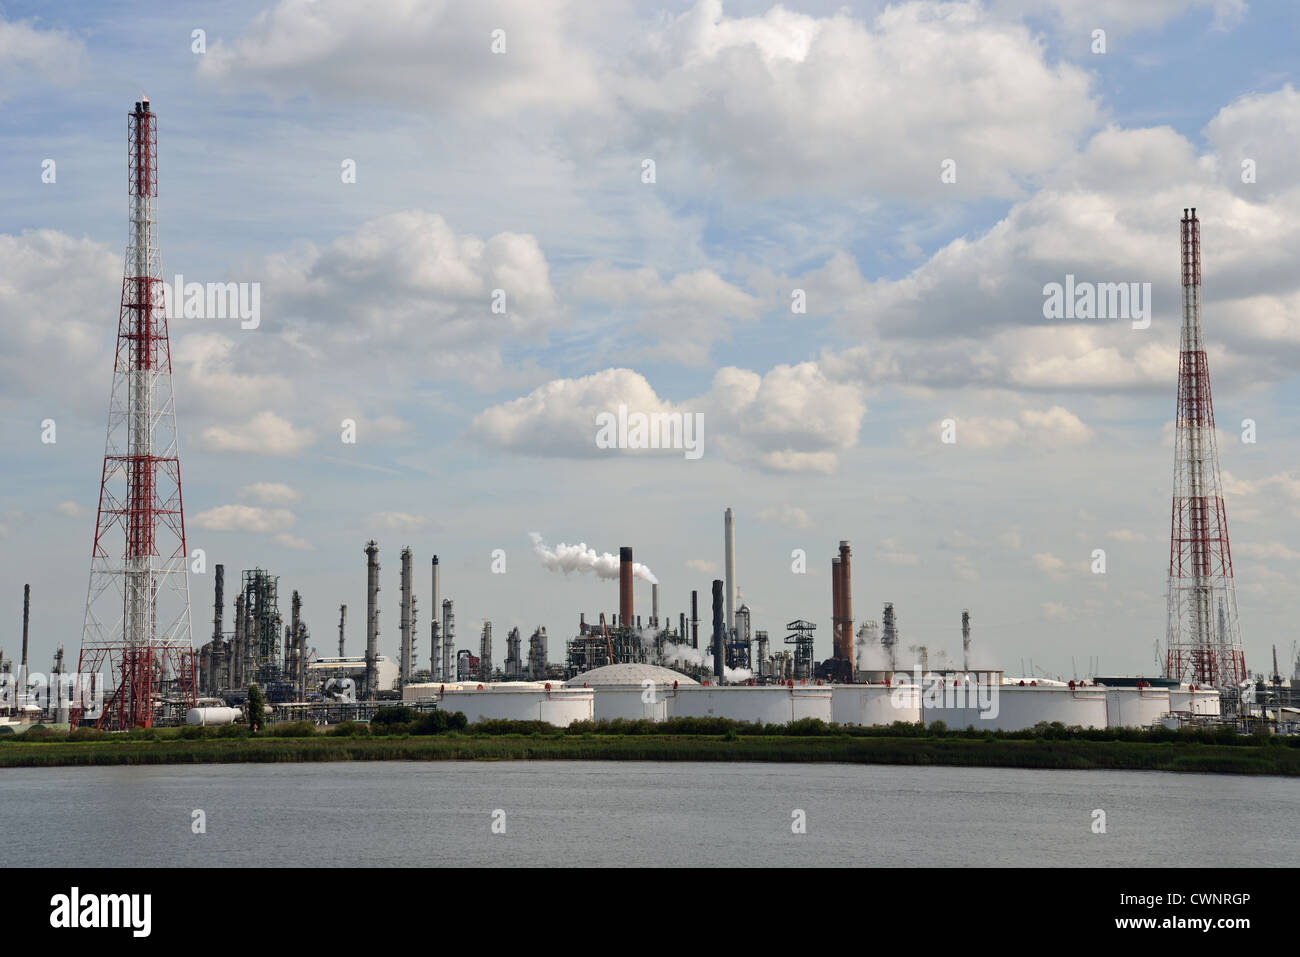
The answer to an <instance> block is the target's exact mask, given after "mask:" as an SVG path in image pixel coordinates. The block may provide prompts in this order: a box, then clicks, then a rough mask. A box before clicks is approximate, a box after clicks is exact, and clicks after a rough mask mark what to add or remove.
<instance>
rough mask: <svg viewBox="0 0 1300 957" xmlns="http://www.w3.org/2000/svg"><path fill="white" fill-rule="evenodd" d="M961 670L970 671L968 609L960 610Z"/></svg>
mask: <svg viewBox="0 0 1300 957" xmlns="http://www.w3.org/2000/svg"><path fill="white" fill-rule="evenodd" d="M961 670H962V671H970V610H969V609H967V608H963V609H962V610H961Z"/></svg>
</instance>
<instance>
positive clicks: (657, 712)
mask: <svg viewBox="0 0 1300 957" xmlns="http://www.w3.org/2000/svg"><path fill="white" fill-rule="evenodd" d="M595 694H596V704H595V709H596V720H597V721H604V720H609V721H613V720H615V719H616V718H625V719H627V720H629V721H641V720H645V721H663V720H664V719H665V718H666V717H668V698H667V695H670V694H672V691H671V690H669V691H667V692H665V693H664V694H658V693H656V694H655V695H654V700H652V701H647V700H646V698H648V697H649V695H647V694H646V693H645V692H644V691H642V690H641V689H640V688H597V689H596V692H595Z"/></svg>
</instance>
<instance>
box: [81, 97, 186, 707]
mask: <svg viewBox="0 0 1300 957" xmlns="http://www.w3.org/2000/svg"><path fill="white" fill-rule="evenodd" d="M128 116H129V119H128V122H127V147H128V149H127V152H128V170H129V173H128V182H129V187H130V189H129V192H130V196H131V234H130V238H129V240H128V242H127V247H126V268H125V271H124V277H125V278H124V279H123V280H122V309H121V312H120V314H119V318H118V327H117V355H116V359H115V362H114V365H113V391H112V395H111V397H110V399H109V406H108V438H107V441H106V442H105V444H104V471H103V479H102V482H101V484H100V491H99V517H98V520H97V522H96V525H95V544H94V548H93V550H92V552H91V558H90V588H89V592H88V594H87V597H86V619H85V625H84V628H83V631H82V638H81V661H80V664H79V666H78V671H79V672H80V673H81V674H82V675H98V676H100V677H99V678H98V679H97V680H98V681H101V682H102V683H103V684H102V685H101V687H100V690H101V691H102V692H103V694H104V708H103V711H102V713H101V714H100V715H99V716H98V717H96V718H95V723H96V725H97V726H98V727H105V728H133V727H139V726H144V727H149V726H152V724H153V723H154V718H155V715H156V714H157V713H158V712H159V709H160V707H161V706H162V705H163V702H164V701H165V700H170V701H171V702H173V703H175V704H178V705H186V704H188V703H192V702H193V701H194V652H193V646H192V644H191V639H190V588H189V575H188V572H189V568H188V565H187V561H188V559H187V554H186V549H185V519H184V516H183V515H182V512H181V464H180V456H179V447H178V445H177V436H176V414H175V408H174V405H173V396H172V360H171V346H170V344H169V342H168V338H167V316H166V312H165V308H164V307H165V297H164V287H163V281H162V262H161V259H160V257H159V254H158V246H157V242H156V239H155V229H156V223H155V219H154V206H155V200H156V199H157V196H158V136H157V130H158V120H157V116H156V115H155V114H154V113H153V112H152V111H151V110H150V109H149V100H148V99H147V98H144V97H142V98H141V100H140V102H139V103H136V104H135V109H134V110H133V111H132V112H131V113H130V114H129V115H128ZM78 717H80V716H78ZM91 717H92V716H91V715H90V714H86V715H85V719H86V720H90V719H91Z"/></svg>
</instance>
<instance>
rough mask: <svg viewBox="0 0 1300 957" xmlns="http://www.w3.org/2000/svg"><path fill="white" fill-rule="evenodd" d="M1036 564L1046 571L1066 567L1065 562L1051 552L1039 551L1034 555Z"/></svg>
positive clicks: (1054, 570)
mask: <svg viewBox="0 0 1300 957" xmlns="http://www.w3.org/2000/svg"><path fill="white" fill-rule="evenodd" d="M1034 564H1035V565H1037V566H1038V567H1039V568H1041V569H1042V570H1043V571H1045V572H1056V571H1060V570H1061V569H1062V568H1064V567H1065V562H1063V561H1061V559H1059V558H1057V557H1056V556H1055V555H1053V554H1052V553H1051V552H1039V553H1038V554H1036V555H1035V556H1034Z"/></svg>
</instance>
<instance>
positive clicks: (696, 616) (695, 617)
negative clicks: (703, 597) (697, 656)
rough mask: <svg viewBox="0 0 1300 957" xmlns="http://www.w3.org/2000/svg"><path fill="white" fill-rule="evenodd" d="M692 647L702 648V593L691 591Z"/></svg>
mask: <svg viewBox="0 0 1300 957" xmlns="http://www.w3.org/2000/svg"><path fill="white" fill-rule="evenodd" d="M691 647H692V648H698V647H700V593H699V592H697V591H695V590H692V591H691Z"/></svg>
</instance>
